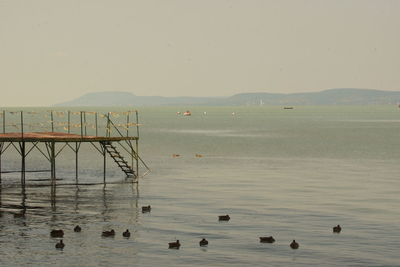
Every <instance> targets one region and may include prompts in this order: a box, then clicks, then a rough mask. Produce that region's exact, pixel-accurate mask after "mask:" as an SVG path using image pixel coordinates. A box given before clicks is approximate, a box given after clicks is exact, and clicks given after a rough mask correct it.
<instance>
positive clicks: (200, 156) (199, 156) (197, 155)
mask: <svg viewBox="0 0 400 267" xmlns="http://www.w3.org/2000/svg"><path fill="white" fill-rule="evenodd" d="M195 156H196V158H202V157H203V155H202V154H196V155H195Z"/></svg>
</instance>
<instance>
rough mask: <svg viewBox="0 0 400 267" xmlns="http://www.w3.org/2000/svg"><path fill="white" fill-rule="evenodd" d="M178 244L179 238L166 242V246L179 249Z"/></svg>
mask: <svg viewBox="0 0 400 267" xmlns="http://www.w3.org/2000/svg"><path fill="white" fill-rule="evenodd" d="M180 246H181V243H179V240H176V242H171V243H168V248H175V249H179V247H180Z"/></svg>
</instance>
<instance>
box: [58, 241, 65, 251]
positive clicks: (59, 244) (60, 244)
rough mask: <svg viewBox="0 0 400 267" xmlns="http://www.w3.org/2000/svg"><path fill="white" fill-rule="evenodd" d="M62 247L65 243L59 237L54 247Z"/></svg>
mask: <svg viewBox="0 0 400 267" xmlns="http://www.w3.org/2000/svg"><path fill="white" fill-rule="evenodd" d="M64 247H65V244H64V242H63V240H62V239H61V240H60V242H58V243H57V244H56V248H59V249H63V248H64Z"/></svg>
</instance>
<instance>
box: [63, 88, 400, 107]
mask: <svg viewBox="0 0 400 267" xmlns="http://www.w3.org/2000/svg"><path fill="white" fill-rule="evenodd" d="M399 102H400V91H380V90H373V89H354V88H339V89H329V90H325V91H321V92H311V93H293V94H272V93H244V94H237V95H233V96H230V97H163V96H136V95H134V94H132V93H129V92H95V93H88V94H85V95H83V96H81V97H79V98H77V99H74V100H72V101H68V102H64V103H60V104H57V105H56V106H173V105H177V106H179V105H188V106H190V105H192V106H196V105H199V106H200V105H202V106H245V105H248V106H253V105H384V104H390V105H393V104H397V103H399Z"/></svg>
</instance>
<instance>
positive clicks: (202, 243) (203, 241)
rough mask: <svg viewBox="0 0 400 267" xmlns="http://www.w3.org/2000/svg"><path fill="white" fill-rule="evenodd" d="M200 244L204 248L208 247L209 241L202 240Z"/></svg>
mask: <svg viewBox="0 0 400 267" xmlns="http://www.w3.org/2000/svg"><path fill="white" fill-rule="evenodd" d="M199 244H200V247H204V246H207V245H208V241H207V239H205V238H203V239H202V240H200V242H199Z"/></svg>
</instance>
